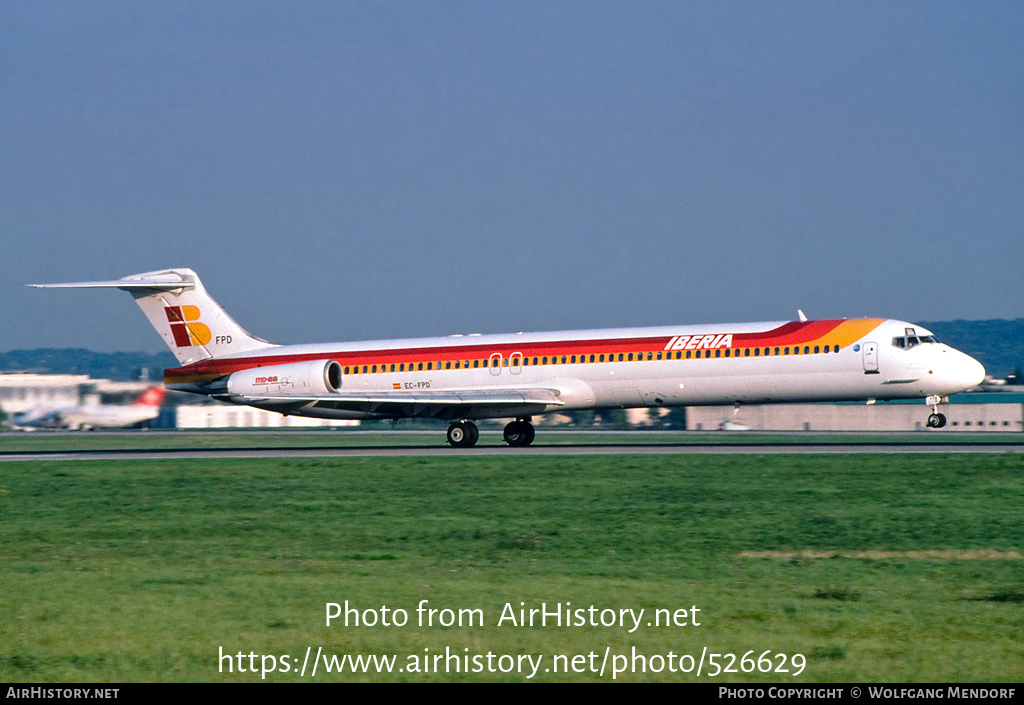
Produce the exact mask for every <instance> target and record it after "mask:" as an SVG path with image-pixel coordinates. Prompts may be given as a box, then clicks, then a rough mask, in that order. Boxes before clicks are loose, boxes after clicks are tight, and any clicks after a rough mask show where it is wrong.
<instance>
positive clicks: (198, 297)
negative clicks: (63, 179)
mask: <svg viewBox="0 0 1024 705" xmlns="http://www.w3.org/2000/svg"><path fill="white" fill-rule="evenodd" d="M29 286H34V287H37V288H41V289H121V290H123V291H127V292H128V293H129V294H131V295H132V296H133V297H134V298H135V302H136V303H137V304H138V305H139V308H141V309H142V312H143V313H145V314H146V317H147V318H148V319H149V322H150V323H152V324H153V327H154V328H156V330H157V332H158V333H159V334H160V336H161V337H162V338H163V339H164V342H165V343H167V346H168V347H169V348H170V349H171V352H173V353H174V355H175V357H177V358H178V362H180V363H181V364H182V365H188V364H190V363H193V362H199V361H200V360H207V359H209V358H213V357H223V356H224V355H232V354H235V353H245V352H249V351H253V350H263V349H265V348H270V347H274V345H273V344H271V343H268V342H267V341H265V340H261V339H259V338H256V337H254V336H251V335H249V334H248V333H246V332H245V330H243V329H242V327H241V326H239V325H238V324H237V323H235V322H234V320H232V318H231V317H230V316H229V315H228V314H227V313H225V311H224V309H222V308H221V307H220V305H219V304H218V303H217V302H216V301H214V300H213V299H212V298H210V295H209V294H207V293H206V289H205V288H204V287H203V284H202V282H200V281H199V277H198V275H196V273H195V272H193V271H192V270H191V269H163V270H160V271H157V272H144V273H142V274H131V275H129V276H127V277H124V278H123V279H115V280H113V281H97V282H74V283H69V284H30V285H29Z"/></svg>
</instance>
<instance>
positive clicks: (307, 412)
mask: <svg viewBox="0 0 1024 705" xmlns="http://www.w3.org/2000/svg"><path fill="white" fill-rule="evenodd" d="M558 396H559V392H558V390H555V389H520V388H517V389H485V390H479V389H473V390H446V391H443V392H441V391H438V392H431V391H427V390H424V391H417V392H415V393H411V392H400V391H396V392H365V393H360V392H357V393H351V392H347V393H341V394H331V395H323V396H307V397H296V396H285V395H282V396H276V395H237V394H234V395H231V396H219V397H217V398H219V399H222V400H224V401H231V402H233V403H235V404H247V405H249V406H255V407H258V408H261V409H269V410H271V411H278V412H281V413H284V414H295V415H297V416H312V417H318V418H353V417H364V418H389V419H401V418H434V419H444V420H453V419H483V418H500V417H507V416H529V415H532V414H540V413H543V412H544V411H550V410H551V409H552V407H556V408H557V407H559V406H563V405H564V404H565V402H563V401H562V400H560V399H559V398H558Z"/></svg>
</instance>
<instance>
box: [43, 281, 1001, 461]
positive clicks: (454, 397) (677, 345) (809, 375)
mask: <svg viewBox="0 0 1024 705" xmlns="http://www.w3.org/2000/svg"><path fill="white" fill-rule="evenodd" d="M32 286H37V287H41V288H115V289H122V290H124V291H127V292H129V293H130V294H131V295H132V296H133V297H134V298H135V300H136V302H137V303H138V304H139V306H140V307H141V308H142V310H143V312H144V313H145V314H146V316H147V317H148V318H149V320H150V322H151V323H152V324H153V326H154V327H155V328H156V329H157V331H158V332H159V333H160V335H161V336H162V337H163V339H164V341H165V342H166V343H167V345H168V346H169V347H170V348H171V350H172V351H173V352H174V354H175V355H176V356H177V358H178V361H179V362H180V363H181V366H180V367H177V368H173V369H169V370H165V371H164V384H165V385H166V386H167V387H168V388H169V389H175V390H180V391H184V392H192V393H195V394H203V395H207V396H211V397H213V398H215V399H219V400H221V401H227V402H231V403H234V404H245V405H249V406H254V407H257V408H260V409H269V410H271V411H277V412H280V413H282V414H294V415H297V416H310V417H316V418H328V419H396V418H410V417H420V418H424V417H425V418H437V419H443V420H446V421H449V422H450V425H449V427H448V436H447V437H448V442H449V443H450V444H451V445H453V446H457V447H468V446H472V445H474V444H475V443H476V441H477V438H478V435H479V432H478V430H477V426H476V424H475V423H473V421H474V420H477V419H487V418H512V419H513V420H512V421H510V422H509V423H508V424H507V425H506V426H505V432H504V439H505V441H506V442H507V443H508V444H509V445H513V446H525V445H529V444H530V443H531V442H532V441H533V439H534V427H533V424H532V423H531V417H532V416H534V415H538V414H546V413H553V412H560V411H569V410H573V409H595V408H608V407H619V408H627V407H660V406H666V407H671V406H691V405H700V404H736V405H739V404H763V403H772V402H812V401H843V400H861V401H863V400H872V399H883V400H887V399H903V398H914V397H921V398H924V399H925V401H926V403H927V404H928V405H929V406H931V409H932V413H931V415H930V416H929V417H928V425H929V426H931V427H935V428H939V427H942V426H944V425H945V422H946V419H945V416H944V415H943V414H941V413H939V409H938V405H939V404H940V402H943V401H946V400H947V399H946V397H947V396H948V395H949V394H952V393H953V392H959V391H962V390H964V389H969V388H971V387H974V386H976V385H978V384H979V383H981V381H982V380H983V379H984V376H985V370H984V368H983V367H982V366H981V364H980V363H979V362H978V361H977V360H974V359H973V358H971V357H969V356H967V355H965V354H963V353H961V352H959V351H957V350H954V349H953V348H950V347H949V346H947V345H943V344H941V343H939V342H938V341H937V340H936V339H935V337H934V336H933V335H932V334H931V333H930V332H928V331H927V330H924V329H923V328H921V327H920V326H916V325H913V324H911V323H905V322H903V321H896V320H887V319H881V318H861V319H840V320H826V321H807V320H800V321H793V322H775V323H739V324H737V323H722V324H714V325H701V326H693V325H690V326H669V327H663V328H621V329H611V330H586V331H566V332H557V333H532V334H523V333H516V334H511V335H477V334H474V335H468V336H453V337H446V338H421V339H407V340H380V341H372V342H359V343H327V344H317V345H274V344H272V343H268V342H266V341H264V340H260V339H259V338H255V337H253V336H251V335H249V334H248V333H246V332H245V331H244V330H243V329H242V328H241V327H240V326H239V325H238V324H237V323H235V321H233V320H232V319H231V318H230V317H229V316H228V315H227V313H225V312H224V310H223V309H222V308H221V307H220V306H219V305H218V304H217V303H216V302H215V301H214V300H213V299H212V298H210V296H209V295H208V294H207V293H206V289H205V288H204V287H203V285H202V283H201V282H200V281H199V277H198V276H197V275H196V273H195V272H194V271H192V270H191V269H167V270H161V271H157V272H146V273H143V274H133V275H131V276H127V277H124V278H123V279H117V280H113V281H97V282H80V283H69V284H34V285H32ZM801 318H804V317H803V316H801Z"/></svg>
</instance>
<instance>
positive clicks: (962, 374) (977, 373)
mask: <svg viewBox="0 0 1024 705" xmlns="http://www.w3.org/2000/svg"><path fill="white" fill-rule="evenodd" d="M951 372H952V373H953V377H954V379H955V381H956V384H957V386H958V387H959V388H960V389H971V388H972V387H977V386H978V385H979V384H981V383H982V382H984V381H985V367H984V366H983V365H982V364H981V363H980V362H978V361H977V360H975V359H974V358H973V357H971V356H970V355H965V354H964V353H962V352H959V351H957V357H956V361H955V364H954V365H953V369H952V370H951Z"/></svg>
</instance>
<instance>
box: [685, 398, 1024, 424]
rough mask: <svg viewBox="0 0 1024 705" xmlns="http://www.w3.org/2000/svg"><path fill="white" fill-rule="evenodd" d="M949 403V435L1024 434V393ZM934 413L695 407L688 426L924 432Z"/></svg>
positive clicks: (908, 407)
mask: <svg viewBox="0 0 1024 705" xmlns="http://www.w3.org/2000/svg"><path fill="white" fill-rule="evenodd" d="M953 401H954V403H951V404H943V405H942V406H941V407H940V411H941V412H942V413H943V414H945V415H946V419H947V425H946V427H945V428H944V429H943V431H975V432H977V431H999V432H1003V433H1006V432H1010V431H1015V432H1021V431H1024V394H959V395H956V396H955V397H954V398H953ZM929 413H931V410H930V408H929V407H928V406H927V405H925V404H924V402H923V400H922V402H920V403H916V404H914V403H878V404H863V403H860V404H751V405H749V406H746V405H745V406H741V407H740V408H739V410H738V411H737V412H735V413H734V411H733V407H732V406H691V407H688V408H687V410H686V427H687V430H691V431H713V430H715V429H718V428H719V427H720V426H722V425H723V424H724V423H726V422H733V423H740V424H742V425H744V426H747V427H749V428H750V429H751V430H754V431H924V430H929V429H927V427H926V425H925V421H926V420H927V418H928V414H929Z"/></svg>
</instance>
